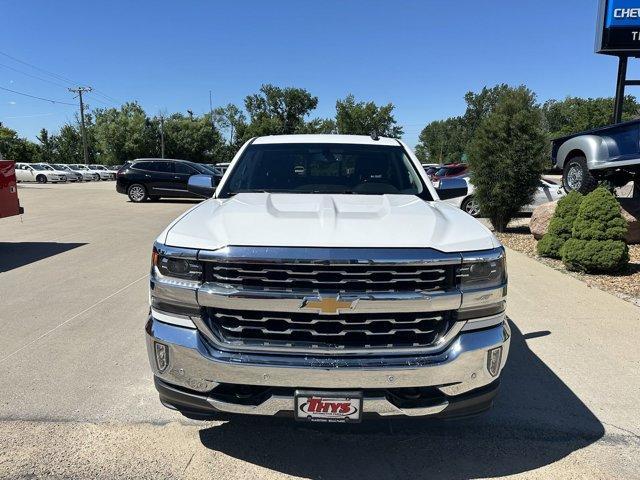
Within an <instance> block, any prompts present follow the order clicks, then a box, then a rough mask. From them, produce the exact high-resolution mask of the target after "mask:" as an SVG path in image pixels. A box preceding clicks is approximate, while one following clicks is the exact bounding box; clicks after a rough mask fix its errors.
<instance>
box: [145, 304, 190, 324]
mask: <svg viewBox="0 0 640 480" xmlns="http://www.w3.org/2000/svg"><path fill="white" fill-rule="evenodd" d="M151 316H152V317H153V318H155V319H156V320H158V321H159V322H163V323H168V324H170V325H178V326H179V327H185V328H192V329H195V328H196V325H195V324H194V323H193V320H191V317H189V316H186V315H176V314H175V313H164V312H161V311H159V310H156V309H155V308H152V309H151Z"/></svg>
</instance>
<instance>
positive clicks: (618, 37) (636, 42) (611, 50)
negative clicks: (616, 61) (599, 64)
mask: <svg viewBox="0 0 640 480" xmlns="http://www.w3.org/2000/svg"><path fill="white" fill-rule="evenodd" d="M597 28H598V34H597V38H596V53H605V54H610V55H629V56H640V0H600V10H599V12H598V27H597Z"/></svg>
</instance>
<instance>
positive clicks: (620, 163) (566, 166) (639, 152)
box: [551, 120, 640, 193]
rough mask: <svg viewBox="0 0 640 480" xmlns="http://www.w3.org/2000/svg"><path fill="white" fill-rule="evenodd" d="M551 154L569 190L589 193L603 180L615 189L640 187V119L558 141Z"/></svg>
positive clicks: (554, 143)
mask: <svg viewBox="0 0 640 480" xmlns="http://www.w3.org/2000/svg"><path fill="white" fill-rule="evenodd" d="M551 152H552V154H551V157H552V164H553V166H554V167H556V168H560V169H562V185H563V186H564V188H565V190H567V191H571V190H577V191H578V192H580V193H588V192H590V191H591V190H593V189H594V188H595V187H596V186H597V184H598V182H599V181H600V180H609V181H610V182H611V183H613V185H614V186H616V187H621V186H624V185H626V184H627V183H629V182H630V181H635V182H636V185H639V184H640V120H633V121H631V122H626V123H620V124H617V125H611V126H608V127H602V128H595V129H593V130H588V131H586V132H580V133H576V134H574V135H569V136H567V137H562V138H557V139H555V140H554V141H553V143H552V149H551ZM637 188H640V185H639V186H638V187H637Z"/></svg>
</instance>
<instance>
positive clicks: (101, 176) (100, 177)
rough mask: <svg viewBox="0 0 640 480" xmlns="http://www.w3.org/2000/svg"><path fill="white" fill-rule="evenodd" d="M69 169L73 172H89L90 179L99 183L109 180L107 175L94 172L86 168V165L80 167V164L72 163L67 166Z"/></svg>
mask: <svg viewBox="0 0 640 480" xmlns="http://www.w3.org/2000/svg"><path fill="white" fill-rule="evenodd" d="M69 167H71V169H73V170H78V171H80V172H83V173H84V172H89V173H90V174H91V177H92V178H93V179H94V180H95V181H100V180H109V178H108V175H107V174H103V173H100V172H99V171H97V170H94V169H93V168H91V167H88V166H87V165H82V164H81V163H74V164H72V165H69Z"/></svg>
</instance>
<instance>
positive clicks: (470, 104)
mask: <svg viewBox="0 0 640 480" xmlns="http://www.w3.org/2000/svg"><path fill="white" fill-rule="evenodd" d="M510 90H511V88H510V87H509V86H508V85H506V84H499V85H496V86H494V87H484V88H483V89H482V90H480V91H479V92H467V93H466V94H465V96H464V100H465V102H466V104H467V108H466V111H465V113H464V115H463V116H462V117H452V118H448V119H446V120H437V121H435V122H431V123H429V124H427V126H426V127H425V128H424V129H423V130H422V132H421V133H420V136H419V140H420V143H418V145H417V146H416V152H417V153H418V155H419V157H420V159H421V160H424V161H432V162H439V163H457V162H460V161H464V159H465V158H466V157H467V155H468V153H469V152H468V150H469V144H470V142H471V141H472V140H473V138H474V136H475V133H476V130H477V129H478V127H479V126H480V125H481V123H482V122H483V120H484V119H485V118H487V116H489V115H490V114H491V113H492V112H493V110H494V109H495V108H496V105H497V104H498V102H499V101H500V99H501V98H502V96H503V95H505V94H506V93H508V92H509V91H510Z"/></svg>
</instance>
